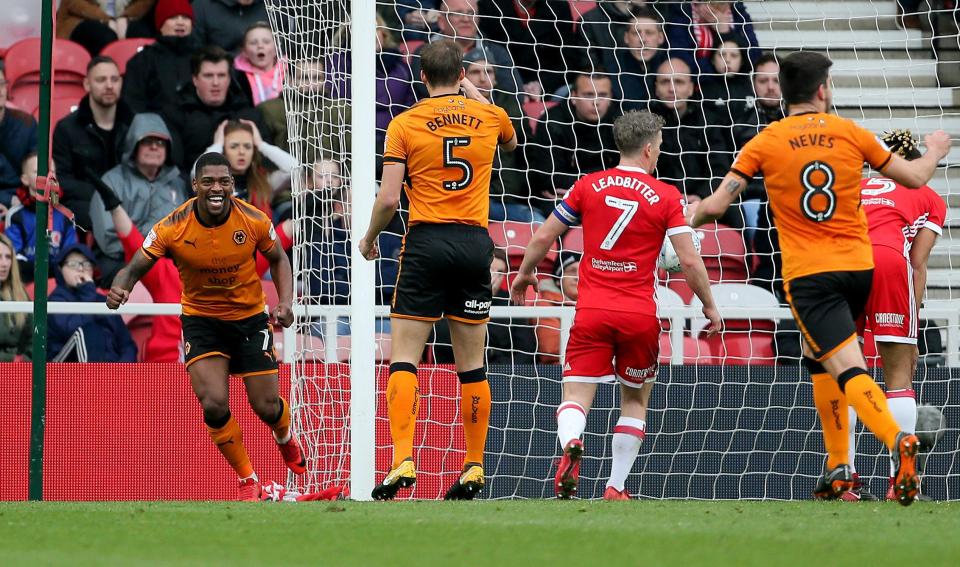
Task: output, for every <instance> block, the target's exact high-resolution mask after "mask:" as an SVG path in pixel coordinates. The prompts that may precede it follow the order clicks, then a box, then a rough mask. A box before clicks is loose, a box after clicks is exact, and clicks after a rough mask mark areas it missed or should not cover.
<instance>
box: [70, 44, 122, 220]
mask: <svg viewBox="0 0 960 567" xmlns="http://www.w3.org/2000/svg"><path fill="white" fill-rule="evenodd" d="M83 86H84V88H85V89H86V91H87V96H85V97H83V99H82V100H81V101H80V104H79V105H78V106H77V110H76V112H73V113H72V114H70V115H68V116H67V117H65V118H64V119H63V120H61V121H60V122H58V123H57V127H56V128H55V129H54V131H53V162H54V164H55V165H56V170H57V179H58V180H59V181H60V187H61V188H62V189H63V200H62V203H63V205H64V206H65V207H67V208H68V209H70V210H71V211H73V213H74V215H76V222H77V224H78V225H79V226H80V227H81V228H83V229H86V230H89V229H90V198H91V197H93V193H94V188H93V185H92V184H91V183H90V182H89V181H87V180H86V176H85V170H86V169H87V168H89V169H90V170H91V171H93V172H94V173H96V174H97V175H103V174H104V173H106V172H107V170H108V169H110V168H112V167H113V166H115V165H117V163H119V162H120V158H121V157H122V156H123V140H124V138H125V137H126V135H127V129H128V128H129V127H130V122H131V121H133V112H132V111H131V110H130V108H129V107H128V106H127V104H126V103H125V102H123V101H122V100H120V92H121V88H122V86H123V80H122V79H121V77H120V68H119V67H118V66H117V63H116V62H115V61H114V60H113V59H111V58H109V57H103V56H98V57H94V58H93V59H91V60H90V64H89V65H87V76H86V78H85V79H84V81H83Z"/></svg>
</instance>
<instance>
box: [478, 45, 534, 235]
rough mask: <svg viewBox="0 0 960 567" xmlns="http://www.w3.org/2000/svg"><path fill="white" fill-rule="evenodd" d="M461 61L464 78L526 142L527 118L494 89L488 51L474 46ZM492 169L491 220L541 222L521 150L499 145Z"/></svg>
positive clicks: (520, 141) (507, 96)
mask: <svg viewBox="0 0 960 567" xmlns="http://www.w3.org/2000/svg"><path fill="white" fill-rule="evenodd" d="M463 61H464V74H465V76H466V78H467V79H469V80H470V82H471V83H473V85H474V86H475V87H477V90H479V91H480V94H482V95H483V96H484V97H486V98H487V99H489V100H492V101H493V104H495V105H497V106H499V107H500V108H502V109H504V110H505V111H506V112H507V116H509V117H510V121H511V122H513V129H514V131H516V133H517V143H518V144H521V145H522V144H524V143H526V139H527V134H528V132H527V130H528V128H527V127H526V125H527V120H525V119H524V116H523V111H521V110H520V105H519V104H518V103H517V97H516V96H512V95H510V94H507V93H505V92H503V91H501V90H498V89H497V88H496V86H497V75H496V72H495V70H494V66H493V63H492V62H491V61H490V59H489V57H488V53H487V52H485V51H484V50H482V49H473V50H471V51H469V52H467V53H466V54H465V55H464V56H463ZM493 168H494V170H493V175H492V177H491V178H490V220H493V221H504V220H510V221H519V222H531V221H536V222H543V221H544V220H545V219H544V217H543V215H542V214H540V212H539V211H534V210H533V208H532V207H531V206H530V186H529V185H527V182H526V180H525V179H524V175H523V167H522V164H521V161H520V152H501V151H500V150H499V148H498V149H497V155H496V157H495V158H494V160H493Z"/></svg>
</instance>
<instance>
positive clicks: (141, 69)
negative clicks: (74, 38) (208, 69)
mask: <svg viewBox="0 0 960 567" xmlns="http://www.w3.org/2000/svg"><path fill="white" fill-rule="evenodd" d="M154 21H155V23H156V25H157V30H158V32H159V36H158V37H157V41H156V42H155V43H154V44H153V45H148V46H147V47H145V48H143V50H142V51H140V53H137V54H136V55H134V56H133V58H132V59H130V61H128V62H127V72H126V75H124V87H123V100H124V101H126V103H127V104H128V105H130V108H132V109H133V111H134V112H157V111H159V110H160V109H161V108H163V105H164V104H167V103H175V102H176V101H177V96H178V93H179V92H180V91H182V90H183V89H184V88H186V87H189V86H190V84H191V80H192V75H191V73H190V56H191V55H192V54H193V52H194V51H196V50H197V49H199V48H200V42H199V40H198V39H197V37H196V35H195V34H194V33H193V7H192V6H191V5H190V2H189V0H158V2H157V9H156V12H155V14H154Z"/></svg>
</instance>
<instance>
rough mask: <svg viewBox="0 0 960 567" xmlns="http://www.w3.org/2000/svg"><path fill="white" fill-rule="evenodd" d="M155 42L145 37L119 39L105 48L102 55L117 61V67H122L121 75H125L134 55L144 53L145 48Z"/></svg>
mask: <svg viewBox="0 0 960 567" xmlns="http://www.w3.org/2000/svg"><path fill="white" fill-rule="evenodd" d="M154 41H156V40H154V39H150V38H145V37H136V38H130V39H118V40H117V41H115V42H113V43H111V44H110V45H108V46H106V47H104V48H103V50H102V51H101V52H100V55H103V56H105V57H109V58H111V59H113V60H114V61H116V62H117V66H118V67H120V74H121V75H123V74H124V73H126V72H127V61H130V59H131V58H132V57H133V56H134V55H136V54H137V53H140V52H141V51H143V48H144V47H146V46H148V45H151V44H152V43H153V42H154Z"/></svg>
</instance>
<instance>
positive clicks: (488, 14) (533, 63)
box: [480, 0, 589, 97]
mask: <svg viewBox="0 0 960 567" xmlns="http://www.w3.org/2000/svg"><path fill="white" fill-rule="evenodd" d="M480 15H481V16H482V18H481V21H480V30H481V32H483V37H484V38H485V39H488V40H491V41H496V42H498V43H500V44H502V45H506V46H507V49H508V50H509V51H510V54H511V55H512V56H513V61H514V63H515V65H516V69H517V71H519V72H520V77H521V79H522V80H523V83H524V91H525V92H526V93H527V94H528V95H531V96H534V97H539V96H541V95H552V94H554V93H556V92H557V91H561V92H562V93H564V94H565V92H566V87H567V84H568V82H569V79H570V78H571V77H569V75H570V74H571V73H572V71H574V70H577V69H588V68H589V60H588V58H587V52H586V45H585V44H586V40H584V39H583V34H582V32H581V30H580V28H579V27H578V26H577V22H576V21H575V20H574V17H573V13H572V12H571V11H570V4H569V2H566V1H565V0H488V1H486V2H483V3H482V4H481V5H480Z"/></svg>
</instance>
